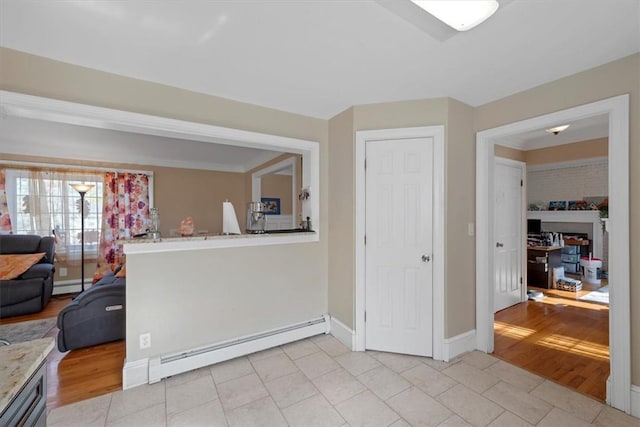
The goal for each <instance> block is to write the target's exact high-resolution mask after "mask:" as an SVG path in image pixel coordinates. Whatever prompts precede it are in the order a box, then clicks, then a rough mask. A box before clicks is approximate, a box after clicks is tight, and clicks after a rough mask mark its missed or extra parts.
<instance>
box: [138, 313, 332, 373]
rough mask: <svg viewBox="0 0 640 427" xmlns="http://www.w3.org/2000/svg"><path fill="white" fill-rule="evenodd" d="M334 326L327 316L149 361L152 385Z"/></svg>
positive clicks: (319, 332) (312, 334)
mask: <svg viewBox="0 0 640 427" xmlns="http://www.w3.org/2000/svg"><path fill="white" fill-rule="evenodd" d="M330 325H331V322H330V319H329V316H328V315H324V316H321V317H318V318H316V319H312V320H308V321H306V322H301V323H296V324H294V325H289V326H285V327H283V328H277V329H272V330H269V331H264V332H261V333H257V334H253V335H247V336H244V337H240V338H235V339H231V340H227V341H223V342H219V343H215V344H211V345H207V346H204V347H198V348H194V349H192V350H188V351H183V352H179V353H175V354H171V355H165V356H160V357H156V358H153V359H150V360H149V384H153V383H156V382H158V381H160V380H161V379H163V378H168V377H170V376H173V375H177V374H181V373H183V372H188V371H192V370H194V369H198V368H202V367H204V366H208V365H212V364H214V363H219V362H223V361H225V360H230V359H234V358H236V357H240V356H244V355H247V354H251V353H255V352H257V351H261V350H266V349H268V348H272V347H277V346H279V345H282V344H287V343H290V342H293V341H297V340H301V339H303V338H308V337H312V336H314V335H320V334H328V333H329V332H330V328H331V326H330Z"/></svg>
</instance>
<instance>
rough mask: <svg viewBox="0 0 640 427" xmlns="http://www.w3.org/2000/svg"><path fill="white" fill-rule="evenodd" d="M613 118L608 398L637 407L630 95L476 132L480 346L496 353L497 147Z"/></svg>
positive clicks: (626, 409)
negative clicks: (519, 137)
mask: <svg viewBox="0 0 640 427" xmlns="http://www.w3.org/2000/svg"><path fill="white" fill-rule="evenodd" d="M604 114H606V115H607V116H608V117H609V153H608V154H609V165H611V167H609V222H610V228H609V260H610V261H609V270H610V272H609V280H610V281H611V282H612V283H615V286H613V287H612V288H611V291H610V311H609V351H610V358H611V359H610V366H611V373H610V376H609V379H608V387H607V402H608V403H609V404H610V405H611V406H613V407H615V408H618V409H620V410H622V411H624V412H626V413H630V411H631V331H630V325H631V314H630V304H629V301H630V299H631V298H630V284H629V280H630V275H629V262H630V259H629V95H628V94H626V95H620V96H616V97H613V98H609V99H605V100H602V101H597V102H593V103H590V104H585V105H581V106H578V107H574V108H569V109H567V110H563V111H558V112H555V113H551V114H546V115H544V116H539V117H535V118H531V119H527V120H522V121H519V122H516V123H511V124H508V125H504V126H500V127H497V128H493V129H488V130H485V131H482V132H478V133H477V136H476V228H477V229H476V231H477V233H476V330H477V335H476V337H477V342H476V345H477V348H478V349H479V350H482V351H485V352H487V353H490V352H492V351H493V339H494V337H493V320H494V317H493V310H492V308H493V293H492V292H490V289H491V287H490V284H491V283H492V280H491V279H492V277H493V275H494V272H493V263H494V260H493V245H492V243H493V240H492V239H493V215H494V213H493V203H492V201H493V197H494V184H493V173H494V160H493V159H494V145H495V143H496V141H498V140H499V139H500V138H504V137H508V136H510V135H515V134H519V133H523V132H527V131H531V130H538V129H546V128H548V127H551V126H553V125H557V124H558V123H565V122H568V121H572V120H578V119H583V118H587V117H593V116H599V115H604Z"/></svg>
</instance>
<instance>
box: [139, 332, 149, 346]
mask: <svg viewBox="0 0 640 427" xmlns="http://www.w3.org/2000/svg"><path fill="white" fill-rule="evenodd" d="M149 347H151V334H150V333H148V332H147V333H146V334H140V350H144V349H145V348H149Z"/></svg>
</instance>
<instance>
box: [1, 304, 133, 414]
mask: <svg viewBox="0 0 640 427" xmlns="http://www.w3.org/2000/svg"><path fill="white" fill-rule="evenodd" d="M72 297H73V295H56V296H53V297H52V299H51V301H50V302H49V304H47V306H46V307H45V309H44V310H43V311H41V312H40V313H36V314H30V315H26V316H15V317H10V318H6V319H0V324H2V325H6V324H9V323H16V322H25V321H28V320H36V319H44V318H47V317H57V316H58V313H59V312H60V310H62V309H63V308H64V307H65V306H66V305H67V304H69V303H70V302H71V299H72ZM57 335H58V328H57V327H55V326H54V327H53V328H51V330H50V331H49V332H48V333H47V334H46V336H50V337H54V338H55V337H56V336H57ZM124 357H125V345H124V341H117V342H113V343H108V344H102V345H97V346H93V347H88V348H83V349H78V350H72V351H69V352H65V353H60V352H59V351H58V349H57V348H54V349H53V350H52V351H51V353H49V356H48V357H47V408H48V409H53V408H56V407H58V406H63V405H67V404H70V403H74V402H78V401H81V400H85V399H90V398H92V397H96V396H100V395H103V394H107V393H110V392H112V391H115V390H121V389H122V366H123V365H124Z"/></svg>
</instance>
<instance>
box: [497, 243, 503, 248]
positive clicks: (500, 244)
mask: <svg viewBox="0 0 640 427" xmlns="http://www.w3.org/2000/svg"><path fill="white" fill-rule="evenodd" d="M502 247H504V243H500V242H496V248H502Z"/></svg>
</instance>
